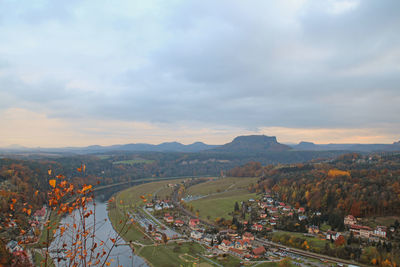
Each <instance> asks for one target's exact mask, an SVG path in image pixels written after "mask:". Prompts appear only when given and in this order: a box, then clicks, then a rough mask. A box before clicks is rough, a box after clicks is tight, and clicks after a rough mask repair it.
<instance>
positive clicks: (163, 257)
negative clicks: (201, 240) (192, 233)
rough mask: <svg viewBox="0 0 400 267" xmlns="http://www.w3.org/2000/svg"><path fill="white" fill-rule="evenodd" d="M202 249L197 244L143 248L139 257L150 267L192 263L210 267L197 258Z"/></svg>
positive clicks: (190, 264) (189, 264)
mask: <svg viewBox="0 0 400 267" xmlns="http://www.w3.org/2000/svg"><path fill="white" fill-rule="evenodd" d="M204 250H205V249H204V248H203V247H202V246H201V245H199V244H197V243H182V244H181V245H179V244H176V243H175V244H168V245H159V246H148V247H143V248H142V249H140V251H139V256H142V257H144V258H146V259H147V260H148V261H149V262H150V263H151V265H152V266H165V267H167V266H171V267H172V266H193V263H196V264H199V263H201V264H202V265H201V266H211V265H210V264H207V262H206V261H205V260H204V259H202V258H200V257H199V256H197V253H200V254H201V253H203V252H204Z"/></svg>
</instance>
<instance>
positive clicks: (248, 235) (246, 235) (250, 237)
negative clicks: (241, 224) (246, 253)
mask: <svg viewBox="0 0 400 267" xmlns="http://www.w3.org/2000/svg"><path fill="white" fill-rule="evenodd" d="M242 239H243V240H248V241H253V240H254V235H253V234H252V233H249V232H246V233H244V234H243V235H242Z"/></svg>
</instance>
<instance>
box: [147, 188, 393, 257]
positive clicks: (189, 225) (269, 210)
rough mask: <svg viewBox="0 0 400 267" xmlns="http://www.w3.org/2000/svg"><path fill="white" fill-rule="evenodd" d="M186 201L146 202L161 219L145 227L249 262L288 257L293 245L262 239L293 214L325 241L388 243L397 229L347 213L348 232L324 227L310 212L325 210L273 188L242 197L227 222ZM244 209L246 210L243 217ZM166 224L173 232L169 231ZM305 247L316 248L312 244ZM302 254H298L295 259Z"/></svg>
mask: <svg viewBox="0 0 400 267" xmlns="http://www.w3.org/2000/svg"><path fill="white" fill-rule="evenodd" d="M198 198H199V197H196V196H194V197H193V196H190V197H188V198H186V199H185V200H186V201H187V202H190V201H191V200H193V199H198ZM185 204H187V203H184V201H180V202H173V201H172V200H171V199H162V200H160V199H157V198H155V199H153V200H152V201H150V202H148V203H146V205H145V207H143V210H144V211H145V212H146V213H148V214H152V215H151V216H152V217H153V216H154V217H156V218H157V222H155V221H153V222H152V223H153V224H151V223H147V224H146V225H143V224H142V226H143V227H146V229H147V231H148V232H149V233H150V234H151V235H153V236H156V237H157V240H159V241H160V242H168V240H174V239H190V240H193V241H195V242H198V243H201V244H203V245H205V246H206V247H207V248H208V250H209V252H210V253H209V256H210V257H214V256H216V255H222V254H226V253H228V254H230V255H232V256H234V257H238V258H240V259H242V260H243V261H245V262H246V261H252V262H254V261H279V260H281V259H282V257H285V256H287V250H288V249H282V247H281V248H279V247H276V246H273V245H266V244H265V243H263V242H262V241H263V240H265V241H270V240H271V239H272V238H271V236H273V234H274V233H279V232H280V229H282V225H281V224H282V223H283V222H285V221H286V220H288V219H289V218H290V220H293V219H294V220H295V221H296V224H297V225H298V226H301V225H303V226H304V227H303V228H302V230H301V231H300V233H301V234H302V235H304V237H306V238H313V239H318V240H326V241H328V242H329V243H332V244H336V243H338V242H342V243H343V242H346V240H348V239H349V238H352V239H354V240H358V241H359V242H360V244H362V242H369V243H370V242H386V241H387V240H388V238H387V235H388V231H394V228H393V227H391V228H388V227H386V226H376V227H375V228H374V229H373V228H371V227H368V226H365V225H362V224H361V221H360V220H357V219H356V218H355V217H354V216H352V215H347V216H346V217H345V218H344V220H343V224H344V226H345V228H344V231H333V230H332V229H320V227H319V226H317V225H314V224H312V223H310V222H312V221H313V220H311V217H312V218H315V217H320V216H323V214H322V213H321V212H320V211H306V209H305V208H303V207H297V208H295V207H292V206H291V205H289V204H287V203H284V202H282V201H280V200H279V199H278V198H277V197H275V196H273V195H272V194H271V193H270V192H267V193H265V194H263V195H260V196H259V198H257V199H254V198H251V199H248V200H247V201H243V202H241V203H240V204H239V205H236V207H233V209H235V210H236V214H237V215H238V216H234V217H233V220H232V221H230V222H229V221H228V222H226V221H225V222H224V223H223V224H218V222H216V223H214V224H210V223H209V222H207V221H205V220H202V219H200V218H198V216H196V214H193V213H191V212H190V211H188V210H185V208H184V207H185V206H187V205H185ZM237 206H239V208H238V207H237ZM182 211H184V212H182ZM242 212H243V213H246V214H247V215H246V216H243V217H242V216H241V214H242ZM197 215H198V214H197ZM243 218H246V219H243ZM160 221H161V222H162V223H160ZM325 228H326V227H325ZM166 229H167V230H168V231H165V230H166ZM171 229H172V230H171ZM171 233H172V234H171ZM300 233H299V234H300ZM272 240H273V239H272ZM279 243H280V242H279ZM288 247H290V246H288ZM302 249H304V250H305V251H312V249H310V247H309V246H308V245H307V246H305V247H302ZM299 256H300V255H298V254H297V255H295V256H294V258H297V257H299ZM324 262H325V261H324Z"/></svg>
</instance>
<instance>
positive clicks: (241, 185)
mask: <svg viewBox="0 0 400 267" xmlns="http://www.w3.org/2000/svg"><path fill="white" fill-rule="evenodd" d="M257 180H258V178H232V177H228V178H220V179H216V180H210V181H207V182H204V183H200V184H197V185H194V186H191V187H189V188H188V189H187V191H186V194H187V195H193V196H195V195H209V194H213V193H218V192H223V191H225V190H235V189H246V188H247V187H248V186H249V185H250V184H255V183H257Z"/></svg>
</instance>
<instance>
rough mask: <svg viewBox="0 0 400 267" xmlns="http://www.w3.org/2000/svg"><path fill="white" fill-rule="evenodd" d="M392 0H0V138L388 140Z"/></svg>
mask: <svg viewBox="0 0 400 267" xmlns="http://www.w3.org/2000/svg"><path fill="white" fill-rule="evenodd" d="M399 103H400V1H398V0H390V1H389V0H382V1H375V0H363V1H361V0H337V1H332V0H327V1H319V0H309V1H308V0H279V1H264V0H259V1H258V0H254V1H238V0H237V1H235V0H234V1H232V0H221V1H212V0H202V1H183V0H171V1H157V0H146V1H128V0H115V1H105V0H86V1H78V0H69V1H50V0H37V1H31V0H19V1H11V0H0V124H1V128H0V147H4V146H9V145H12V144H18V145H22V146H29V147H37V146H41V147H60V146H87V145H94V144H99V145H111V144H124V143H143V142H144V143H152V144H158V143H162V142H168V141H179V142H182V143H185V144H188V143H193V142H195V141H202V142H205V143H208V144H223V143H227V142H229V141H231V140H232V139H233V138H234V137H235V136H238V135H246V134H265V135H269V136H277V138H278V141H280V142H286V143H288V142H292V143H297V142H300V141H312V142H315V143H393V142H394V141H398V140H400V116H399V115H400V104H399Z"/></svg>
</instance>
